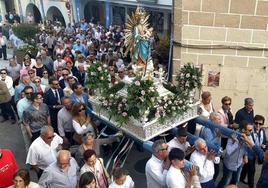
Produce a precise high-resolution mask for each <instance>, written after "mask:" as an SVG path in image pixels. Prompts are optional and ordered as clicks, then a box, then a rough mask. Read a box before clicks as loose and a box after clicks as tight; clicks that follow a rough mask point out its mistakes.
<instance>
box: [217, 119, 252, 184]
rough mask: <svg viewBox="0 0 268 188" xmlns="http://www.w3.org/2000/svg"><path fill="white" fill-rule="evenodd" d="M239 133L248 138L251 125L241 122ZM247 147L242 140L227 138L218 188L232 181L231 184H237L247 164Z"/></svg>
mask: <svg viewBox="0 0 268 188" xmlns="http://www.w3.org/2000/svg"><path fill="white" fill-rule="evenodd" d="M242 125H243V126H242V127H240V133H241V134H245V135H246V136H250V134H251V132H252V130H253V125H252V124H250V123H248V122H246V121H242ZM246 150H247V145H246V144H245V143H244V141H243V140H241V139H240V141H239V142H236V141H234V140H233V139H231V138H229V139H228V142H227V146H226V154H225V157H224V161H223V177H222V179H221V181H220V182H219V184H218V186H217V187H218V188H223V187H226V186H227V185H228V184H230V182H231V181H232V183H233V184H236V185H237V184H238V182H239V179H240V174H241V171H242V167H243V164H244V163H247V152H246Z"/></svg>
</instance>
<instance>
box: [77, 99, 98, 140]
mask: <svg viewBox="0 0 268 188" xmlns="http://www.w3.org/2000/svg"><path fill="white" fill-rule="evenodd" d="M72 117H73V128H74V130H75V134H74V137H73V138H74V140H75V141H76V142H77V143H79V144H81V143H82V135H83V134H85V133H88V132H92V133H93V135H94V138H95V137H96V132H97V128H96V127H95V124H94V123H92V121H91V118H90V116H89V115H87V114H86V106H85V104H84V103H81V102H79V103H75V104H74V105H73V107H72Z"/></svg>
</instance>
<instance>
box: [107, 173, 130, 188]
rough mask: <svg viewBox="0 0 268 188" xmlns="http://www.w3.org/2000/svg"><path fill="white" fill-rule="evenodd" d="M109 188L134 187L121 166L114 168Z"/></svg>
mask: <svg viewBox="0 0 268 188" xmlns="http://www.w3.org/2000/svg"><path fill="white" fill-rule="evenodd" d="M109 188H134V182H133V180H132V178H131V177H130V176H129V175H128V171H127V170H125V169H123V168H116V169H115V170H114V173H113V182H112V183H111V184H110V186H109Z"/></svg>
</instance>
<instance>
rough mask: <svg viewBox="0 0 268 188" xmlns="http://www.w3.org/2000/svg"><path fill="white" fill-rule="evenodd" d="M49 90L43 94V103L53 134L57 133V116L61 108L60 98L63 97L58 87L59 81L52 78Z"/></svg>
mask: <svg viewBox="0 0 268 188" xmlns="http://www.w3.org/2000/svg"><path fill="white" fill-rule="evenodd" d="M49 84H50V89H49V90H47V91H46V92H45V94H44V103H46V104H47V105H48V108H49V113H50V118H51V124H52V127H53V128H54V131H55V132H58V123H57V115H58V112H59V110H60V109H61V108H62V107H63V105H62V104H61V98H62V97H63V96H64V94H63V90H62V89H61V88H60V86H59V81H58V80H57V79H56V78H55V77H52V78H50V79H49Z"/></svg>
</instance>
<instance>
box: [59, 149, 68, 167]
mask: <svg viewBox="0 0 268 188" xmlns="http://www.w3.org/2000/svg"><path fill="white" fill-rule="evenodd" d="M70 159H71V153H70V151H68V150H60V151H59V152H58V156H57V164H58V167H59V168H60V169H61V170H67V169H68V167H69V165H70Z"/></svg>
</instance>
